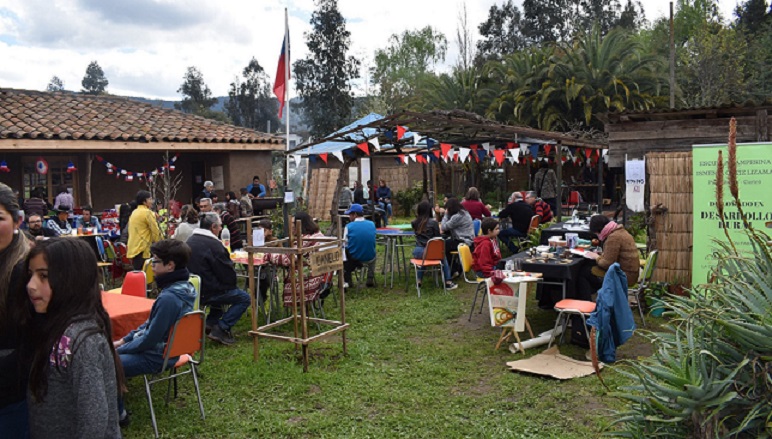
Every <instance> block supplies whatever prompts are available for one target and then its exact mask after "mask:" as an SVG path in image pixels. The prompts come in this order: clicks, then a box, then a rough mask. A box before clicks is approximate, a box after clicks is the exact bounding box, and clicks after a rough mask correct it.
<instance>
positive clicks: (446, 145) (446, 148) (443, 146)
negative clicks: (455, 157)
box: [437, 143, 452, 158]
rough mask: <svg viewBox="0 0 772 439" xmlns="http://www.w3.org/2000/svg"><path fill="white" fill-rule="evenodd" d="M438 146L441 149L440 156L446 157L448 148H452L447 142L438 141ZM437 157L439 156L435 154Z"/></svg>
mask: <svg viewBox="0 0 772 439" xmlns="http://www.w3.org/2000/svg"><path fill="white" fill-rule="evenodd" d="M440 148H441V149H442V158H447V157H448V153H449V152H450V148H452V146H451V145H450V144H449V143H440ZM437 158H440V157H439V156H437Z"/></svg>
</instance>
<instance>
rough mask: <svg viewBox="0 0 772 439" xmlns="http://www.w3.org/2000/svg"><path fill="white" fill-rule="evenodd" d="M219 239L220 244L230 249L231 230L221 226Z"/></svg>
mask: <svg viewBox="0 0 772 439" xmlns="http://www.w3.org/2000/svg"><path fill="white" fill-rule="evenodd" d="M220 241H222V245H224V246H225V248H227V249H228V251H229V252H230V251H231V232H230V231H229V230H228V228H227V227H223V229H222V232H220Z"/></svg>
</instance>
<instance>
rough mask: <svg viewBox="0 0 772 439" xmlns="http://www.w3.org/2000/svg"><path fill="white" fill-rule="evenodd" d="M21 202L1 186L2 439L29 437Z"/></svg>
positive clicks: (26, 245) (25, 249) (24, 240)
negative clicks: (21, 317)
mask: <svg viewBox="0 0 772 439" xmlns="http://www.w3.org/2000/svg"><path fill="white" fill-rule="evenodd" d="M20 225H21V218H20V217H19V201H18V199H17V198H16V196H14V194H13V191H12V190H11V188H10V187H8V186H6V185H4V184H2V183H0V437H26V436H27V431H28V423H27V405H26V403H25V401H24V397H25V391H26V384H27V377H26V370H27V368H26V367H23V366H22V365H20V364H19V358H20V357H19V348H20V337H19V330H18V329H19V322H18V319H17V316H16V313H14V312H13V311H14V309H15V308H17V303H16V301H17V300H18V295H16V294H14V292H15V291H17V290H18V289H19V288H21V285H22V282H23V281H24V258H25V257H26V256H27V252H28V251H29V246H30V244H29V241H27V238H25V236H24V234H23V233H21V232H20V231H19V226H20Z"/></svg>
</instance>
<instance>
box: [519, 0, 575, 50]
mask: <svg viewBox="0 0 772 439" xmlns="http://www.w3.org/2000/svg"><path fill="white" fill-rule="evenodd" d="M574 1H575V0H523V20H522V25H521V30H522V32H523V35H524V36H525V38H526V41H528V44H544V43H556V42H558V41H567V40H568V39H569V38H570V37H571V34H573V24H574V23H575V21H576V8H575V7H574Z"/></svg>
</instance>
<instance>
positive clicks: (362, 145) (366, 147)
mask: <svg viewBox="0 0 772 439" xmlns="http://www.w3.org/2000/svg"><path fill="white" fill-rule="evenodd" d="M357 148H359V149H361V150H362V152H364V153H365V155H370V146H369V145H368V144H367V142H362V143H359V144H357Z"/></svg>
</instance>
